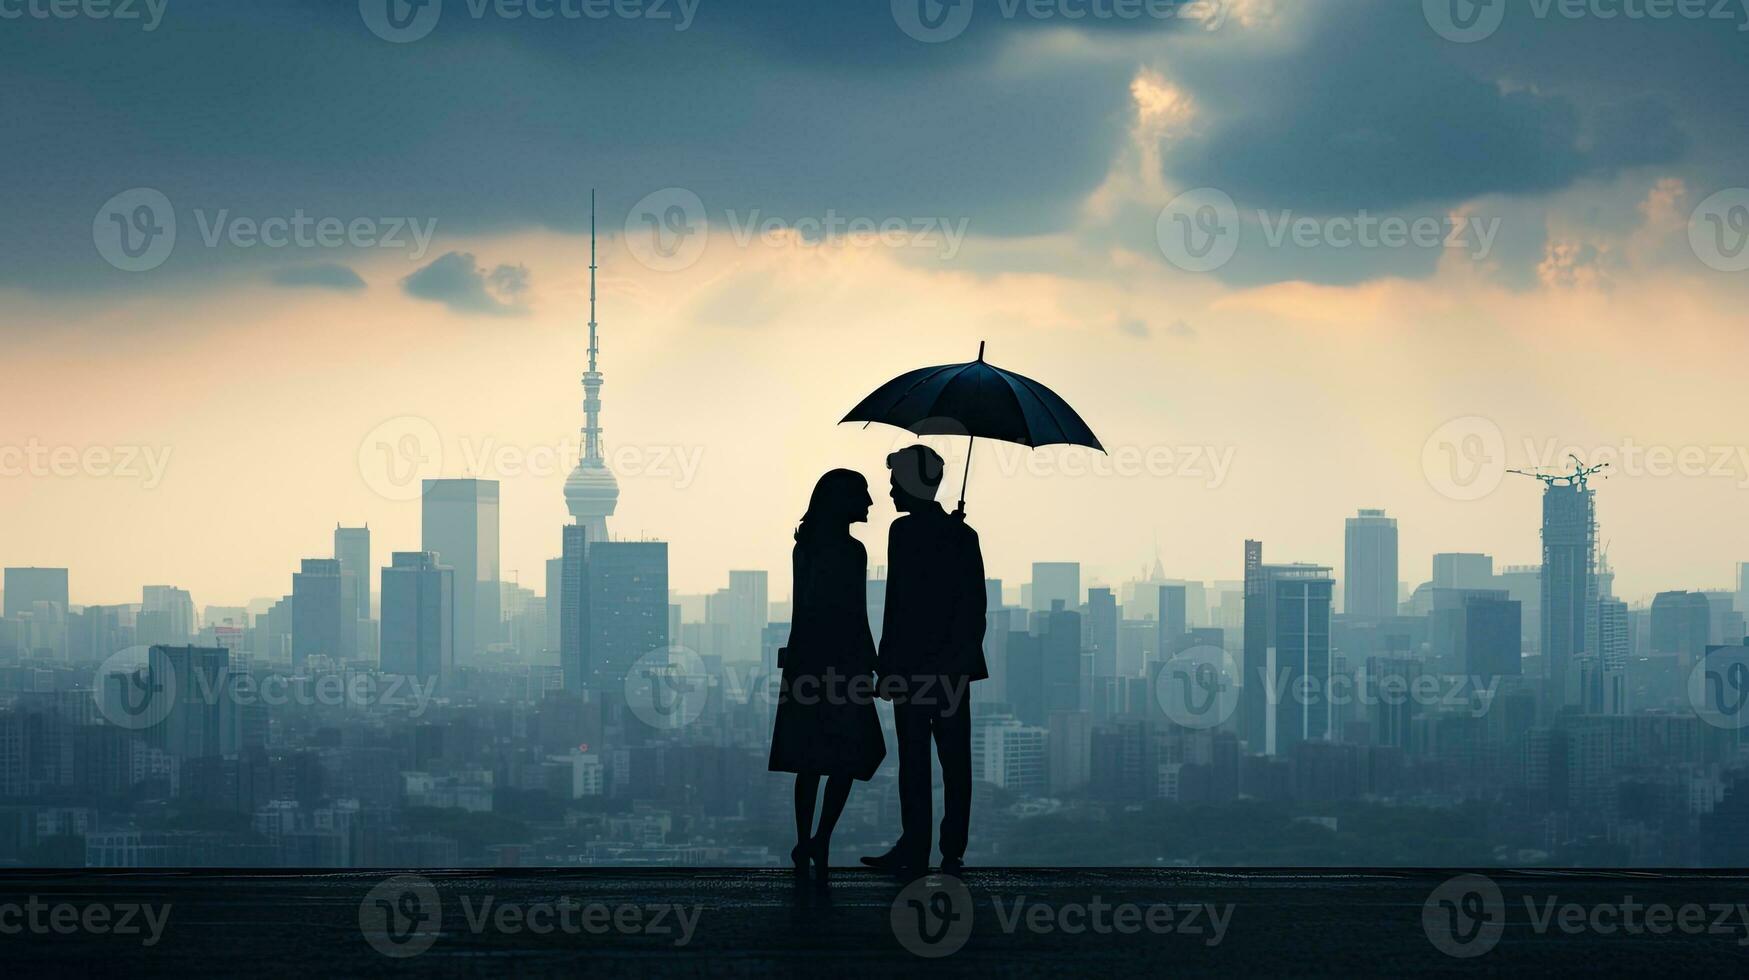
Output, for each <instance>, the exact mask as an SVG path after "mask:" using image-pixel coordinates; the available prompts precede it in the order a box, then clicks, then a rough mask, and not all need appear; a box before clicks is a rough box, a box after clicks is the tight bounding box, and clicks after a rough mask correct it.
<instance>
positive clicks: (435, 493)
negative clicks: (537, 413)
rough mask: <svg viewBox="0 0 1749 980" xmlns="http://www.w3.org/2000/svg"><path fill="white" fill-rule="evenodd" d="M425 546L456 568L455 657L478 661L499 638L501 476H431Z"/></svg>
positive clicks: (423, 518) (423, 521) (425, 500)
mask: <svg viewBox="0 0 1749 980" xmlns="http://www.w3.org/2000/svg"><path fill="white" fill-rule="evenodd" d="M421 499H422V504H421V511H420V530H421V533H420V542H421V543H420V550H421V551H429V552H433V553H435V554H436V555H437V560H438V561H439V562H440V563H442V564H444V565H447V566H449V567H450V568H452V569H454V570H455V656H456V662H457V663H458V664H472V663H476V662H478V658H479V656H480V654H481V653H482V652H483V651H484V650H485V649H486V647H488V646H490V645H491V644H493V643H496V642H498V625H499V607H498V601H499V590H498V481H497V480H426V481H425V484H424V495H423V497H422V498H421Z"/></svg>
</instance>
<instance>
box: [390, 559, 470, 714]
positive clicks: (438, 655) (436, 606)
mask: <svg viewBox="0 0 1749 980" xmlns="http://www.w3.org/2000/svg"><path fill="white" fill-rule="evenodd" d="M389 562H390V563H389V565H388V566H387V567H385V568H384V569H383V593H382V597H383V616H382V623H383V631H382V637H383V638H382V662H381V666H382V671H383V673H385V674H399V675H403V676H407V677H416V678H419V679H421V680H423V681H425V682H427V683H429V682H431V681H433V680H435V681H437V682H438V683H439V685H442V684H443V683H444V682H446V681H447V680H448V679H449V675H450V673H451V672H452V671H453V670H454V669H455V635H454V633H453V632H452V631H453V630H454V629H455V570H454V569H452V568H448V567H446V566H444V565H442V564H439V563H438V560H437V556H436V555H434V554H432V553H431V552H429V551H397V552H395V553H394V554H393V555H391V556H390V559H389Z"/></svg>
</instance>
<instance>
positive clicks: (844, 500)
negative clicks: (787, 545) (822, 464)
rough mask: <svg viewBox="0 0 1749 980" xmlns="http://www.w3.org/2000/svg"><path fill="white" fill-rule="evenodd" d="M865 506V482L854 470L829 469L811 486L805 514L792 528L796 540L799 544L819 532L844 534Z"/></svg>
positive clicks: (866, 492) (866, 484)
mask: <svg viewBox="0 0 1749 980" xmlns="http://www.w3.org/2000/svg"><path fill="white" fill-rule="evenodd" d="M866 506H868V481H867V480H865V479H863V476H862V474H861V473H858V472H856V471H855V470H832V471H831V472H829V473H827V474H826V475H825V476H822V477H820V482H818V483H816V484H814V493H813V495H812V496H810V497H809V498H808V512H807V513H806V514H803V515H802V523H801V524H800V525H799V526H797V528H796V540H797V541H803V540H806V539H807V538H809V537H811V536H813V535H816V534H819V533H821V532H823V531H847V530H849V528H850V518H851V517H852V515H855V514H859V513H861V512H862V509H863V508H864V507H866Z"/></svg>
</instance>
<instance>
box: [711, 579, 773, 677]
mask: <svg viewBox="0 0 1749 980" xmlns="http://www.w3.org/2000/svg"><path fill="white" fill-rule="evenodd" d="M769 590H770V587H769V585H768V581H767V576H766V573H765V572H763V571H754V572H737V571H731V572H730V573H729V587H728V588H727V589H723V590H722V591H720V592H718V593H717V594H716V595H714V596H712V597H711V598H710V601H709V603H708V606H707V613H706V620H707V622H710V623H718V624H721V625H722V626H723V637H724V640H725V646H724V649H721V650H716V651H713V652H715V653H717V654H720V655H721V656H722V658H723V659H724V660H725V661H728V662H731V663H752V662H755V661H757V660H758V659H759V638H760V634H761V633H762V632H763V631H764V630H765V627H766V624H767V616H769V614H770V610H771V602H770V597H769Z"/></svg>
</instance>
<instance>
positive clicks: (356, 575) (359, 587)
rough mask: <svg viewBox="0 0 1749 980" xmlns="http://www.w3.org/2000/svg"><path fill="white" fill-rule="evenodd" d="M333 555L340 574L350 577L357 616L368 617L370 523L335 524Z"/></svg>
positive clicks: (360, 617)
mask: <svg viewBox="0 0 1749 980" xmlns="http://www.w3.org/2000/svg"><path fill="white" fill-rule="evenodd" d="M334 557H335V559H336V560H338V561H339V562H340V574H342V575H349V576H351V578H352V583H351V584H352V594H353V600H352V606H353V608H354V609H356V610H357V611H358V618H359V619H370V618H371V608H370V573H371V568H370V525H368V524H366V525H365V526H364V527H341V526H340V525H338V524H336V525H335V526H334ZM392 560H393V559H391V561H392Z"/></svg>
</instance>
